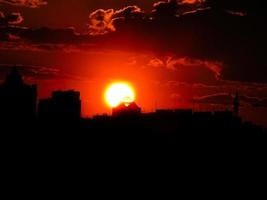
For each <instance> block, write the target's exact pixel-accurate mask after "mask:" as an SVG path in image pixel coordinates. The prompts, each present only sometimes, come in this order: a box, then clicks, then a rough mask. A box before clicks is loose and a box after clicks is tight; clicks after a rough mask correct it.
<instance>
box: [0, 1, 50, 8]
mask: <svg viewBox="0 0 267 200" xmlns="http://www.w3.org/2000/svg"><path fill="white" fill-rule="evenodd" d="M0 3H5V4H10V5H14V6H25V7H30V8H37V7H40V6H44V5H47V1H45V0H0Z"/></svg>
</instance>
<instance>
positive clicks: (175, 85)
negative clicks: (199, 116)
mask: <svg viewBox="0 0 267 200" xmlns="http://www.w3.org/2000/svg"><path fill="white" fill-rule="evenodd" d="M266 9H267V6H266V2H265V1H264V0H253V1H251V0H180V1H175V0H166V1H158V0H154V1H153V0H132V1H131V0H128V1H126V0H0V79H1V80H3V79H4V77H5V75H6V73H8V71H10V69H11V67H13V66H14V65H16V66H17V67H18V68H19V69H20V71H21V72H22V74H23V75H24V79H25V81H26V82H29V83H37V84H38V86H39V97H40V98H47V97H49V96H50V94H51V92H52V91H54V90H59V89H61V90H66V89H74V90H78V91H80V92H81V97H82V102H83V111H82V112H83V116H93V115H96V114H103V113H110V108H109V107H108V106H107V105H106V104H105V102H104V98H103V95H104V91H105V88H106V87H107V85H109V84H110V83H112V82H115V81H127V82H130V83H131V84H132V85H133V86H134V88H135V90H136V93H137V95H136V97H137V99H136V102H137V103H138V104H139V105H140V106H141V107H142V109H143V111H145V112H151V111H153V110H155V109H156V108H194V109H196V110H218V109H220V110H230V109H232V107H231V104H232V99H233V95H234V94H235V93H236V91H238V92H239V95H240V101H241V111H240V114H241V116H242V117H243V118H244V119H245V120H249V121H253V122H254V123H257V124H260V125H264V126H267V64H266V61H265V60H266V55H265V54H266V45H267V38H266V35H267V33H266V32H267V31H266V30H265V27H264V26H265V24H266V19H267V14H266Z"/></svg>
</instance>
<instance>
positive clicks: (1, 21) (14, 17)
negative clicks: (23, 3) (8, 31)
mask: <svg viewBox="0 0 267 200" xmlns="http://www.w3.org/2000/svg"><path fill="white" fill-rule="evenodd" d="M23 20H24V19H23V17H22V15H21V14H20V13H18V12H13V13H10V14H8V15H5V14H4V13H3V12H0V27H1V26H8V25H17V24H20V23H21V22H22V21H23Z"/></svg>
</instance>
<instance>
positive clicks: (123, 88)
mask: <svg viewBox="0 0 267 200" xmlns="http://www.w3.org/2000/svg"><path fill="white" fill-rule="evenodd" d="M105 100H106V102H107V104H108V105H109V106H110V107H112V108H113V107H116V106H118V105H119V104H120V103H131V102H133V101H134V100H135V92H134V89H133V87H132V86H131V85H130V84H128V83H125V82H118V83H113V84H111V85H110V86H108V88H107V90H106V93H105Z"/></svg>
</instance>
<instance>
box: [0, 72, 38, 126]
mask: <svg viewBox="0 0 267 200" xmlns="http://www.w3.org/2000/svg"><path fill="white" fill-rule="evenodd" d="M36 106H37V85H28V84H25V83H24V81H23V77H22V76H21V75H20V73H19V71H18V69H17V68H16V67H14V68H13V69H12V70H11V72H10V73H9V74H8V75H7V77H6V79H5V81H4V83H3V84H2V85H0V119H1V121H10V122H12V121H25V120H33V119H34V118H35V117H36Z"/></svg>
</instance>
